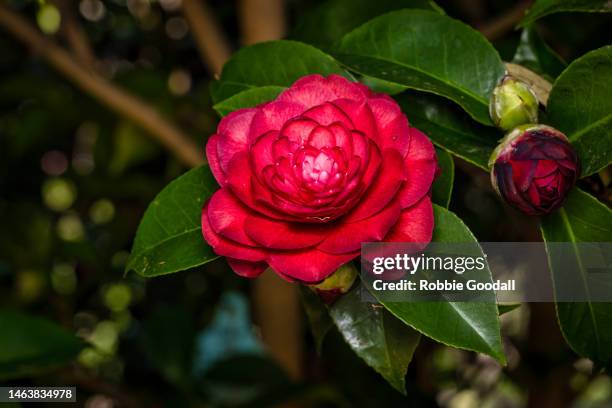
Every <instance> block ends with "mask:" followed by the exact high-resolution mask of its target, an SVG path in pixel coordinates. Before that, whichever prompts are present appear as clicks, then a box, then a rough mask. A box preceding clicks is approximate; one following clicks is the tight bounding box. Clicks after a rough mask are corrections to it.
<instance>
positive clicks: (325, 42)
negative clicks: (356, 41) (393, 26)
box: [291, 0, 442, 48]
mask: <svg viewBox="0 0 612 408" xmlns="http://www.w3.org/2000/svg"><path fill="white" fill-rule="evenodd" d="M411 8H412V9H414V8H416V9H425V10H433V11H437V12H440V13H442V9H440V7H438V6H437V5H436V4H435V3H434V2H433V1H428V0H377V1H372V0H329V1H326V2H324V3H322V4H321V5H319V6H318V7H316V8H314V9H313V10H311V11H309V12H307V13H306V14H305V15H304V16H303V17H301V18H300V20H299V22H298V25H297V27H296V28H295V30H294V31H293V33H292V35H291V38H293V39H296V40H300V41H304V42H306V43H309V44H313V45H315V46H317V47H320V48H326V47H330V46H331V45H332V44H334V43H336V42H337V41H338V40H339V39H341V38H342V36H343V35H345V34H346V33H348V32H349V31H351V30H353V29H354V28H357V27H359V26H360V25H361V24H363V23H365V22H366V21H368V20H370V19H372V18H374V17H376V16H379V15H381V14H385V13H388V12H389V11H394V10H400V9H411Z"/></svg>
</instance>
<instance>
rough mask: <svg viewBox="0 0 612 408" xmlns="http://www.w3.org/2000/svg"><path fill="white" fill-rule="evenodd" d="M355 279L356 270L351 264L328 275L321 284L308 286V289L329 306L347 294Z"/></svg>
mask: <svg viewBox="0 0 612 408" xmlns="http://www.w3.org/2000/svg"><path fill="white" fill-rule="evenodd" d="M356 278H357V268H355V266H354V265H353V264H352V263H347V264H344V265H342V266H341V267H340V268H338V269H337V270H336V272H334V273H332V274H331V275H329V276H328V277H327V278H326V279H325V280H324V281H323V282H321V283H318V284H316V285H309V287H310V288H311V289H312V290H314V291H315V292H316V293H317V295H319V297H320V298H321V299H322V300H323V302H325V303H327V304H328V305H329V304H332V303H334V302H335V301H336V299H338V298H339V297H340V296H342V295H344V294H345V293H346V292H348V291H349V289H351V287H352V286H353V283H354V282H355V279H356Z"/></svg>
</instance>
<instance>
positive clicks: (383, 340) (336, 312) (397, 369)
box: [330, 286, 420, 394]
mask: <svg viewBox="0 0 612 408" xmlns="http://www.w3.org/2000/svg"><path fill="white" fill-rule="evenodd" d="M330 315H331V317H332V319H333V320H334V323H336V326H337V327H338V330H339V331H340V333H341V334H342V336H343V337H344V340H346V342H347V343H348V344H349V346H350V347H351V348H352V349H353V351H355V353H356V354H357V355H358V356H359V357H361V358H362V359H363V360H364V361H365V362H366V363H367V364H368V365H369V366H370V367H372V368H373V369H374V370H376V371H377V372H378V373H379V374H380V375H382V376H383V377H384V379H385V380H387V382H388V383H389V384H391V385H392V386H393V388H395V389H396V390H398V391H399V392H401V393H403V394H405V393H406V384H405V380H404V377H405V376H406V371H407V369H408V364H409V363H410V361H411V360H412V355H413V354H414V350H415V349H416V347H417V345H418V343H419V339H420V335H419V333H418V332H416V331H414V330H412V329H411V328H410V327H408V326H406V325H404V324H403V323H402V322H400V321H399V320H397V319H396V318H395V317H393V316H392V315H390V314H389V313H387V312H386V311H385V310H384V308H382V307H381V306H378V305H373V304H371V303H367V302H364V301H362V300H361V288H360V287H358V286H356V287H355V288H353V290H351V291H350V292H348V293H347V294H346V295H344V296H342V297H341V298H340V299H338V300H337V301H336V302H335V303H334V304H333V306H332V307H331V308H330Z"/></svg>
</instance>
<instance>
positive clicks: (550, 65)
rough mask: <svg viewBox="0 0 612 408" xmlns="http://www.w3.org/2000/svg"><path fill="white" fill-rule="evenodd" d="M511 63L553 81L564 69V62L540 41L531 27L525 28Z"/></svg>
mask: <svg viewBox="0 0 612 408" xmlns="http://www.w3.org/2000/svg"><path fill="white" fill-rule="evenodd" d="M512 62H513V63H515V64H519V65H522V66H524V67H525V68H529V69H530V70H532V71H534V72H536V73H538V74H540V75H542V76H544V77H546V79H548V80H554V79H555V78H556V77H558V76H559V74H560V73H561V72H562V71H563V70H564V69H565V66H566V64H565V62H564V61H563V60H562V59H561V57H559V56H558V55H557V54H556V53H555V52H554V51H553V50H551V49H550V47H549V46H548V45H546V43H545V42H544V41H543V40H542V38H541V37H540V35H539V34H538V32H537V31H536V29H535V28H534V27H533V26H529V27H525V29H523V32H522V33H521V39H520V42H519V45H518V47H517V48H516V52H515V53H514V58H512Z"/></svg>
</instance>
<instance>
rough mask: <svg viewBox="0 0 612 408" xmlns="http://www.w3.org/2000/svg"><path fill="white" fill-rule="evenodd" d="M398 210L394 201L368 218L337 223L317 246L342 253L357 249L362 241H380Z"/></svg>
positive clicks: (396, 216)
mask: <svg viewBox="0 0 612 408" xmlns="http://www.w3.org/2000/svg"><path fill="white" fill-rule="evenodd" d="M400 212H401V208H400V206H399V202H398V201H394V202H392V203H391V204H389V205H388V206H387V207H385V208H384V209H383V210H381V211H380V212H379V213H377V214H375V215H373V216H372V217H370V218H366V219H364V220H360V221H355V222H347V223H344V224H340V225H338V227H337V228H336V229H335V230H333V231H331V232H330V233H329V235H328V236H327V237H326V238H325V241H323V242H322V243H321V244H319V245H318V246H317V247H318V248H319V249H320V250H322V251H325V252H328V253H332V254H343V253H347V252H352V251H357V250H359V248H361V243H362V242H378V241H382V239H383V238H384V237H385V236H386V235H387V233H388V232H389V229H391V227H393V225H394V224H395V223H396V222H397V220H398V218H399V216H400Z"/></svg>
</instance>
